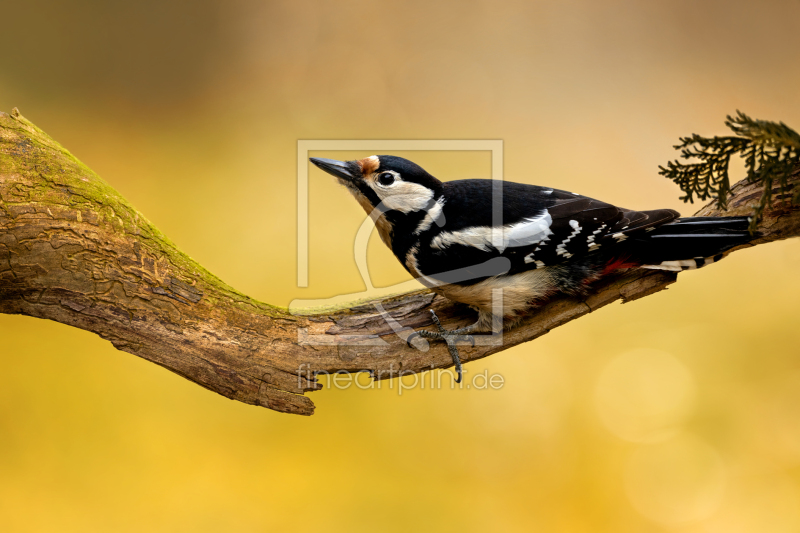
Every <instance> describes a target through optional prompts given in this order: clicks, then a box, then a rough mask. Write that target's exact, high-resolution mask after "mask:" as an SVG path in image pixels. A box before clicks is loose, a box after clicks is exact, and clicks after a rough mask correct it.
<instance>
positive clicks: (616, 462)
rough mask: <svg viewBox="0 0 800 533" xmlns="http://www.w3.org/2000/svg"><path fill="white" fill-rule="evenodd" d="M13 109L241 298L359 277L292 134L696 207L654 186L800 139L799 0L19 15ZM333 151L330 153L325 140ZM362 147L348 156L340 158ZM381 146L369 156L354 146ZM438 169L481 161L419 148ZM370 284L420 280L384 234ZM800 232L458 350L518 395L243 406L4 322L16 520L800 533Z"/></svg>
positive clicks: (13, 33)
mask: <svg viewBox="0 0 800 533" xmlns="http://www.w3.org/2000/svg"><path fill="white" fill-rule="evenodd" d="M2 13H3V24H2V30H0V45H2V50H3V53H2V54H0V109H3V110H4V111H6V112H8V111H10V110H11V108H12V107H13V106H18V107H19V108H20V110H21V112H22V113H23V114H24V115H25V116H26V117H28V118H29V119H31V120H32V121H33V122H34V123H36V124H37V125H38V126H40V127H41V128H43V129H44V130H45V131H46V132H48V133H49V134H50V135H51V136H53V137H54V138H55V139H56V140H58V141H59V142H61V143H62V144H63V145H64V146H65V147H67V148H68V149H69V150H70V151H72V152H73V153H74V154H75V155H76V156H77V157H79V158H80V159H81V160H83V161H84V162H85V163H87V164H88V165H89V166H90V167H91V168H92V169H94V170H95V171H97V172H98V173H99V174H100V175H101V176H103V177H104V178H105V179H106V180H107V181H108V182H109V183H111V184H112V185H113V186H114V187H116V188H117V189H118V190H119V191H120V192H121V193H122V194H123V196H125V197H126V198H127V199H128V200H130V201H131V202H132V203H133V205H135V206H136V207H137V208H138V209H139V210H141V212H142V213H144V214H145V215H146V216H147V217H148V218H149V219H150V220H152V221H153V222H154V223H155V224H156V225H157V226H158V227H159V228H160V229H161V230H162V231H164V233H165V234H167V235H168V236H169V237H170V238H171V239H172V240H173V241H174V242H176V243H177V244H178V245H179V246H180V247H181V248H182V249H183V250H184V251H186V252H187V253H188V254H189V255H191V256H192V257H194V258H195V259H196V260H198V261H199V262H200V263H201V264H203V265H204V266H206V267H207V268H208V269H209V270H211V271H212V272H214V273H215V274H217V275H218V276H220V277H221V278H222V279H224V280H225V281H226V282H228V283H229V284H231V285H232V286H234V287H236V288H237V289H239V290H241V291H243V292H245V293H247V294H249V295H251V296H253V297H256V298H258V299H260V300H263V301H266V302H270V303H273V304H276V305H283V306H286V305H288V304H289V302H290V301H291V300H293V299H297V298H306V299H308V298H323V297H329V296H333V295H336V294H343V293H350V292H358V291H361V290H362V289H363V282H362V281H361V278H360V277H359V275H358V272H357V270H356V267H355V261H354V259H353V254H352V246H353V238H354V236H355V232H356V231H357V229H358V227H359V225H360V223H361V221H362V220H363V216H364V215H363V213H362V212H361V211H360V208H359V207H358V206H357V205H356V204H355V202H353V201H352V199H351V198H350V197H349V196H348V195H347V194H346V192H345V191H344V190H343V189H341V188H340V187H338V186H336V185H335V184H334V183H333V182H332V180H331V179H330V177H329V176H327V175H325V174H323V173H322V172H320V171H317V170H316V169H312V170H311V171H310V194H311V197H310V204H309V208H310V214H311V215H310V221H309V225H310V286H309V287H308V288H304V289H300V288H297V286H296V259H295V258H296V251H297V245H296V174H297V172H296V171H297V169H296V145H297V140H298V139H502V140H503V141H504V143H505V144H504V147H505V160H504V171H505V177H506V179H509V180H512V181H520V182H527V183H538V184H542V185H548V186H554V187H558V188H561V189H566V190H570V191H576V192H580V193H582V194H586V195H589V196H594V197H598V198H601V199H603V200H606V201H610V202H613V203H617V204H621V205H625V206H628V207H637V208H642V209H648V208H657V207H671V208H677V209H680V210H682V211H683V212H684V213H687V214H688V213H691V212H693V211H694V210H695V208H696V206H685V205H683V204H681V203H680V202H679V200H678V197H679V196H680V193H679V190H678V189H677V187H676V186H674V185H673V184H672V183H670V182H668V181H667V180H665V179H663V178H661V177H660V176H658V175H657V166H658V165H659V164H664V163H666V161H668V160H669V159H672V158H674V157H675V155H676V154H675V152H674V150H673V149H672V145H673V144H675V142H676V141H677V139H678V137H679V136H681V135H686V134H689V133H692V132H697V133H701V134H705V135H713V134H724V132H725V129H724V126H723V119H724V117H725V115H726V114H729V113H733V112H734V111H735V110H736V109H741V110H743V111H745V112H747V113H749V114H751V115H752V116H754V117H757V118H764V119H771V120H783V121H785V122H786V123H787V124H789V125H790V126H793V127H795V128H800V105H798V87H800V70H799V69H798V68H797V65H798V64H800V31H798V21H799V20H800V2H797V1H796V0H792V1H789V0H780V1H762V2H758V3H755V2H744V1H733V2H731V1H727V2H723V1H721V0H718V1H699V2H698V1H687V0H671V1H669V2H666V1H658V2H639V1H635V0H619V1H601V2H593V1H590V0H572V1H559V2H556V1H547V2H542V1H528V2H522V1H517V2H513V1H512V2H495V1H488V0H483V1H480V0H477V1H466V2H455V1H449V2H430V1H417V0H411V1H407V2H403V3H389V2H359V1H352V2H316V1H297V0H295V1H289V0H282V1H268V2H256V1H250V0H228V1H225V2H223V1H216V0H201V1H188V0H179V1H169V2H166V1H161V0H159V1H157V0H140V1H138V2H100V1H96V0H79V1H71V2H67V1H64V0H27V1H25V2H14V3H12V2H4V3H3V9H2ZM328 155H332V156H335V155H336V154H328ZM339 155H340V156H342V157H347V156H351V155H354V154H339ZM363 155H367V154H363ZM413 158H414V159H415V160H416V161H417V162H419V163H421V164H422V165H423V166H424V167H426V168H427V169H428V170H429V171H431V172H432V173H433V174H434V175H436V176H438V177H440V178H441V179H444V180H450V179H459V178H471V177H488V175H489V173H490V159H489V156H488V154H487V153H485V152H476V153H456V152H448V153H432V152H419V153H417V154H413ZM369 260H370V266H371V269H372V275H373V280H374V281H375V283H376V285H390V284H392V283H397V282H400V281H403V280H405V279H407V274H406V273H405V272H404V271H403V270H402V269H401V267H400V266H399V264H397V262H396V260H395V259H394V257H393V256H391V254H390V253H389V251H388V250H386V249H385V248H384V247H383V246H382V245H381V244H380V243H379V242H378V241H377V240H376V239H373V241H372V244H371V246H370V250H369ZM799 263H800V242H798V241H796V240H795V241H791V242H782V243H776V244H770V245H766V246H760V247H758V248H757V249H753V250H746V251H742V252H738V253H736V254H734V255H733V256H731V257H730V258H728V259H726V260H725V261H723V262H722V263H721V264H718V265H713V266H711V267H709V268H707V269H702V270H700V271H697V272H689V273H684V274H681V276H680V283H678V284H676V285H674V286H673V287H671V288H670V290H668V291H666V292H663V293H661V294H658V295H655V296H652V297H648V298H646V299H644V300H642V301H639V302H636V303H633V304H630V305H624V306H623V305H619V304H615V305H612V306H610V307H608V308H605V309H603V310H602V311H601V312H599V313H597V314H596V315H592V316H588V317H585V318H583V319H581V320H579V321H577V322H575V323H571V324H569V325H568V326H566V327H563V328H559V329H558V330H556V331H553V332H552V333H550V334H549V335H547V336H545V337H543V338H541V339H538V340H536V341H534V342H531V343H528V344H525V345H522V346H519V347H516V348H514V349H510V350H507V351H504V352H502V353H500V354H497V355H494V356H492V357H490V358H487V359H484V360H482V361H478V362H475V363H470V364H468V365H467V368H468V369H469V371H470V373H472V374H475V373H478V372H482V371H484V370H488V371H489V372H491V373H498V374H501V375H503V376H504V378H505V385H504V386H503V387H502V389H500V390H474V389H472V390H466V389H462V390H451V389H450V388H445V389H444V390H430V389H429V388H425V389H420V388H416V389H413V390H408V391H405V392H404V393H403V394H402V395H400V394H399V393H398V390H397V388H396V387H394V388H391V389H390V388H389V383H383V385H382V389H381V390H377V389H371V390H360V389H357V388H355V387H351V388H349V389H347V390H337V389H335V388H326V389H325V390H323V391H321V392H317V393H314V394H313V395H312V398H313V400H314V401H315V402H316V404H317V414H315V415H314V416H313V417H311V418H304V417H295V416H289V415H281V414H278V413H275V412H271V411H268V410H265V409H260V408H255V407H251V406H247V405H243V404H239V403H235V402H231V401H228V400H226V399H224V398H222V397H220V396H217V395H215V394H213V393H211V392H208V391H206V390H204V389H202V388H200V387H198V386H196V385H193V384H191V383H189V382H187V381H185V380H183V379H182V378H180V377H178V376H176V375H174V374H171V373H169V372H167V371H165V370H164V369H162V368H160V367H157V366H156V365H153V364H151V363H148V362H145V361H143V360H139V359H137V358H135V357H134V356H131V355H129V354H125V353H121V352H118V351H116V350H114V349H113V347H112V346H111V345H110V344H109V343H108V342H105V341H103V340H101V339H99V338H98V337H96V336H95V335H92V334H89V333H87V332H83V331H79V330H75V329H71V328H69V327H66V326H63V325H60V324H55V323H49V322H44V321H40V320H36V319H32V318H27V317H18V316H6V315H0V339H2V343H0V369H1V370H0V530H2V531H9V532H18V531H19V532H23V531H59V532H71V531H80V532H86V531H237V532H238V531H243V532H251V531H252V532H258V531H274V530H278V529H280V530H286V531H312V530H317V531H318V530H325V531H348V532H350V531H409V530H421V531H460V532H468V531H484V530H493V531H537V532H548V533H549V532H593V533H594V532H615V533H616V532H637V533H641V532H679V533H739V532H742V533H745V532H764V531H769V532H770V533H781V532H795V531H799V530H800V506H799V505H798V502H800V415H798V413H799V412H800V357H798V355H799V354H798V348H797V347H798V346H800V328H798V314H799V313H798V297H800V280H799V279H798V277H797V265H798V264H799Z"/></svg>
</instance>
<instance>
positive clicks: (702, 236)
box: [637, 217, 758, 271]
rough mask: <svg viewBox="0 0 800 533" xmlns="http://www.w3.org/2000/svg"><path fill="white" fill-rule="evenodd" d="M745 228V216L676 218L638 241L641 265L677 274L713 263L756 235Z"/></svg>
mask: <svg viewBox="0 0 800 533" xmlns="http://www.w3.org/2000/svg"><path fill="white" fill-rule="evenodd" d="M749 225H750V218H748V217H690V218H679V219H677V220H675V221H674V222H670V223H668V224H664V225H663V226H659V227H657V228H656V229H654V230H652V231H650V232H649V233H646V234H644V235H642V236H641V237H639V238H638V239H641V241H643V242H641V243H640V244H641V245H642V251H643V252H644V253H643V256H640V260H641V261H642V263H643V264H642V266H643V267H644V268H652V269H657V270H671V271H681V270H691V269H695V268H700V267H703V266H705V265H708V264H711V263H714V262H716V261H719V260H720V259H722V257H723V256H724V255H725V253H726V252H727V251H729V250H730V249H731V248H735V247H736V246H740V245H742V244H747V243H748V242H750V241H751V240H753V239H754V238H756V237H757V236H758V235H757V234H751V233H750V232H749V231H748V227H749ZM638 239H637V240H638Z"/></svg>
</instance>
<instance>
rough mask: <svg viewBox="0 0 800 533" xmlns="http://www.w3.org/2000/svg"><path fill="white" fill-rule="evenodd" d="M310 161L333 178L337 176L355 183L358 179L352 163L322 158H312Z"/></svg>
mask: <svg viewBox="0 0 800 533" xmlns="http://www.w3.org/2000/svg"><path fill="white" fill-rule="evenodd" d="M309 161H311V162H312V163H314V164H315V165H317V166H318V167H319V168H321V169H322V170H324V171H325V172H327V173H328V174H330V175H331V176H336V177H337V178H341V179H343V180H346V181H354V180H355V179H356V175H355V174H354V172H353V168H352V164H351V162H350V161H337V160H336V159H323V158H321V157H310V158H309Z"/></svg>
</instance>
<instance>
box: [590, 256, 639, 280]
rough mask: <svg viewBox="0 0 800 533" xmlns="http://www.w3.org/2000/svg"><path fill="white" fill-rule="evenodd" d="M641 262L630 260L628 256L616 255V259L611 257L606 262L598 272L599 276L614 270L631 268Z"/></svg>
mask: <svg viewBox="0 0 800 533" xmlns="http://www.w3.org/2000/svg"><path fill="white" fill-rule="evenodd" d="M640 264H641V263H637V262H636V261H632V260H631V259H630V258H628V257H618V258H616V259H612V260H611V261H609V262H608V263H607V264H606V267H605V268H604V269H603V271H602V272H601V273H600V277H603V276H605V275H606V274H611V273H612V272H614V271H615V270H621V269H623V268H633V267H637V266H639V265H640Z"/></svg>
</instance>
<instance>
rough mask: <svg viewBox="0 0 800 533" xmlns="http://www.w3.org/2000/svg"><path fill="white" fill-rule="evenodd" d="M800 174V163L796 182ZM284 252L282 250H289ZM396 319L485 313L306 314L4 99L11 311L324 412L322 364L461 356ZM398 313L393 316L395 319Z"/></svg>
mask: <svg viewBox="0 0 800 533" xmlns="http://www.w3.org/2000/svg"><path fill="white" fill-rule="evenodd" d="M799 179H800V173H799V172H795V173H794V175H793V177H792V181H793V185H794V184H796V183H797V181H798V180H799ZM776 192H779V191H776ZM762 193H763V191H762V190H761V188H760V186H759V185H758V184H746V183H743V182H740V183H738V184H736V185H735V186H734V187H733V189H732V192H731V195H730V197H729V206H730V210H729V211H726V212H724V213H723V212H720V211H719V210H718V209H716V208H715V207H714V206H713V205H711V204H709V205H708V206H706V207H704V208H703V209H701V210H700V211H699V212H698V215H703V216H721V215H725V216H735V215H749V214H750V213H751V210H752V205H753V204H754V203H756V202H757V201H758V199H759V198H760V197H761V195H762ZM759 231H761V233H762V236H761V238H759V239H758V240H757V241H755V242H754V243H752V245H758V244H762V243H766V242H770V241H774V240H778V239H785V238H788V237H794V236H797V235H799V234H800V212H799V211H798V209H797V208H794V207H792V206H791V204H790V203H789V202H788V200H787V198H779V200H778V202H777V203H776V204H775V205H774V206H773V208H772V209H771V210H769V211H768V212H766V213H765V215H764V217H763V219H762V221H761V223H760V224H759ZM277 259H280V258H277ZM676 277H677V276H676V274H673V273H666V272H659V271H646V270H641V269H639V270H629V271H625V272H622V273H619V274H617V275H615V276H613V277H611V278H607V279H603V280H601V281H600V282H598V283H597V284H596V286H595V287H594V289H593V292H592V293H591V295H590V296H589V297H587V298H585V299H576V298H556V299H554V300H552V301H550V302H549V303H548V304H546V305H544V306H543V307H541V308H538V309H536V310H535V311H533V312H531V313H530V314H529V315H528V316H527V317H526V318H525V319H524V320H523V321H522V322H520V323H519V324H518V325H517V326H516V327H515V328H514V329H513V330H511V331H507V332H505V334H504V335H503V337H502V342H501V343H499V344H498V345H478V346H476V347H474V348H469V347H465V348H463V349H462V350H461V353H462V359H463V360H464V361H473V360H475V359H479V358H482V357H486V356H487V355H490V354H492V353H495V352H499V351H502V350H504V349H506V348H509V347H511V346H515V345H517V344H520V343H522V342H526V341H529V340H532V339H535V338H537V337H539V336H541V335H544V334H545V333H547V332H548V331H550V330H552V329H554V328H556V327H558V326H561V325H563V324H566V323H567V322H569V321H571V320H574V319H576V318H578V317H580V316H583V315H585V314H587V313H590V312H592V311H596V310H597V309H599V308H600V307H603V306H604V305H606V304H609V303H611V302H613V301H615V300H617V299H622V300H623V301H631V300H635V299H637V298H641V297H643V296H647V295H649V294H652V293H654V292H658V291H660V290H662V289H664V288H665V287H666V286H667V285H669V284H670V283H673V282H675V280H676ZM376 304H378V305H382V308H383V309H384V310H385V312H386V313H388V315H389V316H391V317H392V319H393V321H396V322H395V323H394V326H395V327H397V324H400V325H401V326H403V327H405V328H412V327H413V328H419V327H423V326H426V325H428V324H430V318H429V316H430V315H429V313H428V309H430V308H433V309H435V310H436V313H437V314H438V315H439V317H440V318H441V320H442V323H443V324H444V325H445V326H446V327H448V328H452V327H457V326H462V325H466V324H468V323H470V322H471V321H473V320H474V313H473V312H472V311H471V310H469V309H468V308H466V307H465V306H463V305H460V304H455V303H452V302H449V301H447V300H445V299H443V298H442V297H440V296H435V295H433V294H432V293H429V292H427V291H417V292H414V293H410V294H406V295H402V296H399V297H395V298H391V299H384V300H375V301H372V302H367V303H360V304H359V305H358V306H356V307H352V308H349V309H340V310H335V311H325V312H317V313H315V314H310V315H304V316H294V315H292V314H290V313H289V312H288V311H287V310H286V309H283V308H278V307H274V306H271V305H267V304H264V303H261V302H257V301H255V300H253V299H251V298H248V297H247V296H245V295H243V294H241V293H239V292H237V291H236V290H234V289H232V288H231V287H229V286H227V285H226V284H225V283H223V282H222V281H220V280H219V279H218V278H216V277H215V276H214V275H212V274H211V273H209V272H208V271H207V270H205V269H204V268H203V267H202V266H200V265H199V264H197V263H196V262H195V261H193V260H192V259H191V258H189V257H188V256H186V255H185V254H184V253H182V252H181V251H180V250H178V249H177V247H176V246H175V245H174V244H172V243H171V242H170V241H169V240H168V239H167V238H166V237H165V236H164V235H163V234H161V232H159V231H158V230H157V229H156V228H155V227H154V226H153V225H152V224H151V223H150V222H149V221H148V220H147V219H146V218H145V217H144V216H142V215H141V214H140V213H139V212H138V211H136V210H135V209H134V208H133V207H132V206H131V205H130V204H128V203H127V202H126V201H125V200H124V199H123V198H122V197H121V196H120V195H119V194H118V193H117V192H116V191H115V190H114V189H113V188H111V187H110V186H109V185H108V184H107V183H106V182H105V181H103V180H102V179H101V178H100V177H99V176H97V175H96V174H95V173H94V172H92V171H91V170H90V169H89V168H87V167H86V166H85V165H84V164H83V163H81V162H80V161H78V160H77V159H76V158H75V157H74V156H72V154H70V153H69V152H68V151H67V150H65V149H64V148H62V147H61V146H60V145H59V144H58V143H56V142H55V141H53V140H52V139H51V138H50V137H48V136H47V135H46V134H45V133H44V132H43V131H41V130H40V129H39V128H37V127H36V126H34V125H33V124H32V123H30V122H29V121H28V120H26V119H25V118H24V117H22V116H21V115H19V113H18V112H17V111H16V110H14V111H12V114H11V115H8V114H6V113H0V312H2V313H12V314H23V315H28V316H33V317H39V318H46V319H49V320H54V321H56V322H61V323H63V324H68V325H71V326H75V327H78V328H81V329H85V330H87V331H92V332H94V333H97V334H98V335H100V336H101V337H103V338H104V339H107V340H109V341H110V342H111V343H112V344H113V345H114V346H115V347H116V348H117V349H119V350H122V351H125V352H128V353H131V354H134V355H137V356H139V357H142V358H144V359H147V360H148V361H152V362H154V363H156V364H159V365H161V366H163V367H165V368H167V369H169V370H171V371H172V372H175V373H176V374H179V375H181V376H183V377H185V378H186V379H189V380H191V381H193V382H195V383H197V384H199V385H202V386H203V387H206V388H208V389H210V390H213V391H215V392H218V393H219V394H222V395H223V396H226V397H228V398H231V399H234V400H238V401H241V402H244V403H248V404H253V405H260V406H263V407H268V408H270V409H274V410H276V411H282V412H286V413H295V414H304V415H310V414H312V413H313V411H314V405H313V403H312V402H311V401H310V400H309V399H308V398H307V397H306V396H304V395H303V393H305V392H307V391H313V390H317V389H319V388H321V387H320V385H319V384H317V383H316V381H315V380H314V378H313V374H314V373H315V372H329V373H333V372H337V371H348V372H352V371H370V372H372V373H373V376H374V377H375V379H386V378H391V377H396V376H397V375H398V374H399V373H403V374H405V373H413V372H421V371H424V370H430V369H432V368H446V367H449V366H452V361H451V358H450V355H449V354H448V352H447V349H446V346H445V344H444V343H432V344H430V346H429V348H428V349H427V351H420V350H417V349H414V348H410V347H408V346H407V344H406V342H405V340H404V337H407V335H408V333H409V332H410V330H408V329H407V330H406V331H405V332H404V333H401V334H400V335H397V334H395V333H394V330H393V329H392V324H391V323H387V321H386V320H385V319H384V318H383V315H382V314H381V313H380V312H378V308H377V307H376ZM393 321H392V322H393Z"/></svg>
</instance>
